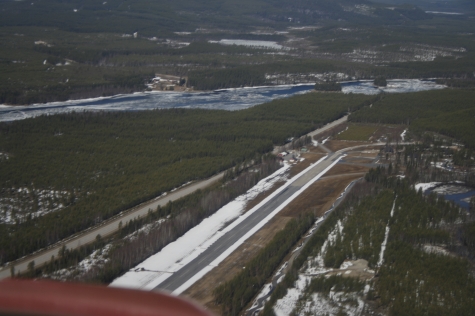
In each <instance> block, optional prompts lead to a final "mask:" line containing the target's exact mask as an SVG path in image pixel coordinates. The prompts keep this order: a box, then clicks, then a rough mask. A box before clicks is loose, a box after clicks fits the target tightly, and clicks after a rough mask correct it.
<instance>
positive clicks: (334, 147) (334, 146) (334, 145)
mask: <svg viewBox="0 0 475 316" xmlns="http://www.w3.org/2000/svg"><path fill="white" fill-rule="evenodd" d="M369 144H370V143H368V142H361V141H360V142H350V141H339V140H330V141H327V142H326V143H325V147H327V148H328V149H330V150H331V151H338V150H340V149H344V148H348V147H354V146H359V145H369Z"/></svg>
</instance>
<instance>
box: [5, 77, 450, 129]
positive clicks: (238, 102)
mask: <svg viewBox="0 0 475 316" xmlns="http://www.w3.org/2000/svg"><path fill="white" fill-rule="evenodd" d="M313 86H314V84H300V85H285V86H270V87H252V88H237V89H224V90H216V91H210V92H185V93H183V92H155V93H154V92H143V93H135V94H132V95H117V96H113V97H104V98H95V99H87V100H74V101H66V102H53V103H46V104H35V105H30V106H0V122H7V121H15V120H22V119H26V118H31V117H35V116H39V115H44V114H47V115H52V114H59V113H68V112H72V111H76V112H78V111H143V110H153V109H169V108H189V109H191V108H201V109H213V110H228V111H235V110H242V109H246V108H249V107H252V106H255V105H258V104H261V103H265V102H269V101H272V100H274V99H278V98H285V97H290V96H292V95H297V94H303V93H307V92H309V91H311V90H313ZM442 88H444V86H442V85H437V84H435V83H434V82H433V81H422V80H417V79H411V80H388V86H387V87H385V88H375V87H374V86H373V84H372V81H358V82H345V83H342V90H343V93H362V94H368V95H371V94H377V93H381V92H382V91H384V92H387V93H397V92H415V91H423V90H432V89H442Z"/></svg>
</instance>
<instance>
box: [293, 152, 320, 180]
mask: <svg viewBox="0 0 475 316" xmlns="http://www.w3.org/2000/svg"><path fill="white" fill-rule="evenodd" d="M324 156H325V154H322V153H315V152H310V153H305V154H302V155H301V157H302V158H305V160H304V161H301V162H298V163H297V164H296V165H295V166H293V167H292V169H290V173H289V177H290V178H292V177H294V176H295V175H297V174H299V173H300V172H302V171H303V170H304V169H305V168H307V167H308V166H310V164H311V163H315V162H317V161H318V160H320V159H321V158H322V157H324Z"/></svg>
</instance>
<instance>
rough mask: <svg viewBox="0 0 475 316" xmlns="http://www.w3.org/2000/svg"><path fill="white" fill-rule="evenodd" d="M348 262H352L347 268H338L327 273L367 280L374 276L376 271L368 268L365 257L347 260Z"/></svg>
mask: <svg viewBox="0 0 475 316" xmlns="http://www.w3.org/2000/svg"><path fill="white" fill-rule="evenodd" d="M345 262H346V263H347V264H351V265H350V266H349V267H347V268H346V269H341V270H340V269H336V270H333V271H331V272H328V273H327V274H326V275H341V276H343V277H347V278H349V277H353V278H359V279H360V280H363V281H366V280H371V279H372V278H374V271H373V270H371V269H370V268H368V261H366V260H364V259H358V260H353V261H352V260H345Z"/></svg>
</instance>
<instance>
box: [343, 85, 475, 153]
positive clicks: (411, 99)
mask: <svg viewBox="0 0 475 316" xmlns="http://www.w3.org/2000/svg"><path fill="white" fill-rule="evenodd" d="M474 97H475V91H473V90H453V89H444V90H433V91H425V92H417V93H407V94H397V95H396V94H394V95H385V96H384V97H382V98H381V99H380V100H379V101H377V102H375V103H374V104H373V106H372V107H367V108H364V109H362V110H361V111H359V112H358V113H353V114H352V115H351V116H350V117H349V120H350V121H352V122H365V123H387V124H407V125H410V126H411V127H412V128H414V129H415V130H419V131H425V130H429V131H434V132H437V133H441V134H443V135H447V136H450V137H453V138H456V139H459V140H460V141H462V142H463V143H464V144H465V145H466V146H467V147H470V148H475V134H474V133H473V127H474V126H475V104H474V103H473V99H474Z"/></svg>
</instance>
